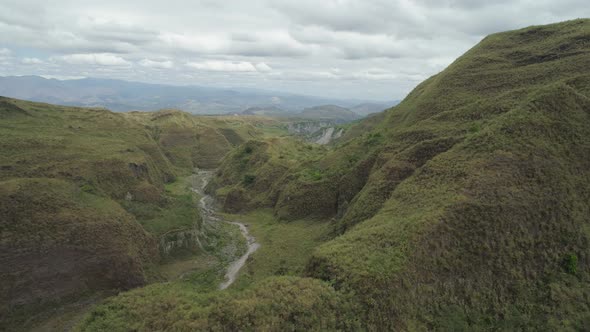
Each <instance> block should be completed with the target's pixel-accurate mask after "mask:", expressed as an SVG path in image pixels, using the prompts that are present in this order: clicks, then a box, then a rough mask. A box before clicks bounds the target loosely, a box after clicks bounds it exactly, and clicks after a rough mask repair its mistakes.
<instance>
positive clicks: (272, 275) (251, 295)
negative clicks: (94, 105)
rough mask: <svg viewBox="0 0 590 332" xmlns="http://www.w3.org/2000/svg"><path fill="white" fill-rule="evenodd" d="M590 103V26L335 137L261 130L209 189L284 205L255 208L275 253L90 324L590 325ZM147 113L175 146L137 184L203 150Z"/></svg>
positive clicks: (477, 70)
mask: <svg viewBox="0 0 590 332" xmlns="http://www.w3.org/2000/svg"><path fill="white" fill-rule="evenodd" d="M9 104H11V103H9ZM5 109H6V110H7V111H6V112H4V114H7V115H6V118H23V117H26V116H27V115H26V114H27V113H28V110H27V109H22V108H21V107H18V105H16V104H14V105H13V106H10V105H8V106H5ZM589 110H590V20H575V21H569V22H564V23H559V24H553V25H547V26H539V27H530V28H526V29H522V30H516V31H510V32H505V33H500V34H494V35H491V36H488V37H487V38H485V39H484V40H483V41H482V42H481V43H479V44H478V45H477V46H475V47H474V48H473V49H471V50H470V51H468V52H467V53H466V54H465V55H463V56H462V57H460V58H459V59H457V60H456V61H455V62H454V63H453V64H451V65H450V66H449V67H448V68H447V69H446V70H444V71H443V72H441V73H439V74H438V75H435V76H433V77H431V78H430V79H428V80H426V81H425V82H423V83H422V84H420V85H419V86H417V87H416V88H415V89H414V91H412V93H410V94H409V95H408V96H407V98H406V99H405V100H404V101H403V102H402V103H401V104H399V105H398V106H396V107H394V108H391V109H389V110H388V111H387V112H386V113H384V114H383V115H380V117H379V118H372V119H368V120H366V121H367V122H364V123H361V124H357V125H355V126H354V128H356V129H353V130H354V131H353V132H351V134H350V137H348V138H347V139H346V140H344V141H343V142H342V143H341V144H339V145H337V146H336V147H335V148H333V149H330V150H328V149H326V148H323V147H317V146H313V145H309V144H306V143H303V142H299V141H294V140H289V139H286V138H274V139H269V138H268V137H267V138H265V139H262V137H258V138H257V139H255V140H250V141H248V142H246V143H245V144H243V145H241V146H240V147H238V148H237V149H235V150H232V151H231V152H229V154H228V155H227V157H225V158H224V159H223V161H222V162H221V166H220V167H219V170H218V173H217V176H216V179H215V181H214V182H213V183H212V185H211V187H210V190H212V191H215V193H216V194H217V195H218V196H219V197H220V200H221V202H222V203H223V204H224V208H225V209H226V210H227V211H231V212H235V211H242V210H253V209H259V208H260V207H269V208H272V210H264V211H262V212H261V211H254V212H251V213H249V214H247V215H246V216H245V217H244V218H245V220H246V221H248V222H249V223H250V224H251V226H250V227H251V230H252V232H253V233H255V235H256V236H258V237H259V238H260V241H261V243H262V245H263V246H266V249H263V248H261V249H260V252H257V253H255V254H254V255H253V256H252V260H250V262H249V263H248V266H246V268H245V271H244V272H243V273H242V275H241V276H240V277H239V279H238V284H237V285H236V287H235V288H233V289H231V288H230V289H229V290H228V291H226V292H211V288H212V287H211V285H215V282H216V280H215V275H211V274H208V273H205V274H197V275H195V276H193V277H192V279H191V278H188V279H187V280H181V281H177V282H171V283H169V284H158V285H151V286H148V287H145V288H143V289H138V290H134V291H131V292H127V293H122V294H120V295H119V296H117V297H114V298H111V299H109V300H107V301H106V302H105V303H104V304H102V305H100V306H98V307H97V308H96V309H95V310H93V311H92V312H91V313H89V314H88V315H87V316H86V317H85V319H84V321H83V322H82V324H81V325H80V326H79V329H80V330H83V331H103V330H115V331H119V330H121V331H123V330H186V331H188V330H207V329H209V330H296V329H301V330H359V329H366V330H377V331H380V330H412V331H426V330H444V331H474V330H475V331H477V330H584V329H586V328H587V326H588V325H589V324H590V315H589V314H588V312H590V308H589V302H588V297H589V296H590V265H589V264H590V256H589V255H588V252H589V249H590V248H589V245H590V228H589V226H588V223H589V217H588V216H589V215H590V205H589V203H588V202H590V190H589V189H588V188H590V172H589V171H588V169H590V168H589V167H590V159H589V158H588V156H590V111H589ZM161 114H168V113H166V112H163V113H161ZM155 116H156V117H158V115H155ZM133 117H135V118H137V119H135V120H133V123H136V124H137V123H140V124H141V125H142V126H143V127H142V128H144V130H147V131H148V132H149V133H151V134H149V135H148V137H150V138H151V139H152V140H154V141H155V142H158V143H156V144H155V145H156V146H157V147H159V148H160V149H161V150H162V151H164V152H163V154H164V156H165V157H166V158H162V159H158V158H156V157H155V155H154V156H152V155H151V154H150V155H149V156H150V158H152V159H153V160H154V164H157V165H159V166H158V172H160V173H157V172H154V173H152V174H151V175H149V176H145V178H144V177H139V178H138V179H137V181H140V182H143V183H144V185H145V183H147V184H149V185H151V186H153V187H154V188H156V189H157V188H159V187H158V182H157V181H158V179H160V180H159V181H160V183H164V182H166V181H167V177H166V176H164V174H167V173H166V172H167V171H166V170H170V172H171V173H170V174H172V175H174V174H175V173H174V171H175V170H176V168H179V167H182V166H180V165H183V164H189V161H192V162H195V163H196V162H199V160H198V159H197V160H195V159H191V158H192V157H191V156H192V152H190V151H192V150H191V146H193V144H194V142H195V140H194V137H193V136H191V133H193V131H192V129H191V128H192V127H191V126H192V125H188V127H189V129H182V130H180V129H179V130H178V131H179V132H180V133H182V134H178V135H176V134H175V135H172V136H171V137H174V139H172V140H171V142H176V143H175V144H174V145H173V146H176V147H178V150H174V149H172V148H171V147H168V148H166V149H163V148H162V146H164V145H165V144H164V143H163V142H162V137H165V136H162V135H161V133H163V132H164V131H162V132H160V129H157V128H161V129H162V130H163V129H164V128H167V121H168V120H167V119H175V117H176V115H175V114H172V115H165V116H163V117H161V119H160V121H161V122H160V123H159V124H158V125H157V126H154V125H149V124H148V123H151V121H152V119H153V117H152V116H151V115H150V116H147V115H141V114H130V115H126V116H125V120H131V119H132V118H133ZM148 121H150V122H148ZM154 121H157V119H156V120H154ZM184 123H185V121H182V125H184ZM146 126H147V127H146ZM211 126H212V125H211ZM254 127H255V126H254ZM174 128H176V127H174ZM363 129H366V130H367V131H366V132H364V130H363ZM273 130H274V129H273ZM234 132H236V133H238V135H239V131H234ZM131 133H132V131H128V132H127V133H126V134H127V135H129V134H131ZM158 133H160V134H158ZM12 135H16V133H15V134H12ZM154 135H156V137H157V138H154ZM222 136H224V137H227V135H223V134H222ZM230 136H231V135H230ZM187 137H189V138H190V137H193V138H190V139H188V138H187ZM241 137H242V138H243V139H244V141H245V140H247V138H245V137H243V135H242V136H241ZM47 139H48V140H50V139H51V137H48V138H47ZM185 139H186V141H185ZM226 139H227V138H226ZM17 141H18V142H21V140H17ZM164 141H165V140H164ZM1 142H4V140H2V141H1ZM24 142H26V140H24ZM49 142H51V141H49ZM180 142H186V144H185V143H182V144H181V143H180ZM212 146H216V145H212ZM219 146H222V145H219ZM56 151H57V150H56ZM166 151H167V152H166ZM15 155H16V156H18V153H15ZM170 156H176V157H170ZM139 157H141V155H140V156H139ZM139 157H138V158H139ZM13 158H15V159H14V160H18V158H17V157H13ZM143 158H147V155H146V156H143ZM213 159H214V158H211V160H213ZM146 160H147V159H146ZM156 160H157V161H156ZM160 160H162V162H161V163H160ZM201 162H202V161H201ZM138 163H139V164H138ZM135 164H136V165H141V164H142V163H141V160H138V161H136V162H135ZM2 165H8V166H9V165H12V162H11V163H8V162H6V163H5V162H3V164H2ZM148 167H151V166H149V165H148V163H147V161H146V168H148ZM2 169H3V170H4V169H5V167H4V166H3V168H2ZM148 169H149V168H148ZM6 170H7V171H12V170H11V169H10V168H7V169H6ZM134 170H135V171H134ZM131 171H133V172H138V173H139V174H143V173H142V172H141V167H135V166H134V167H131ZM156 174H162V177H158V176H156ZM150 177H153V179H151V178H150ZM12 180H13V179H12V178H11V179H6V181H12ZM27 181H31V180H27ZM68 181H69V180H68ZM97 183H98V184H99V185H94V187H96V188H97V190H99V191H100V192H101V193H102V192H105V193H107V192H111V191H112V192H113V193H115V194H116V193H118V192H121V193H124V192H125V190H127V188H126V187H122V186H123V185H122V184H119V182H117V183H116V184H117V185H115V184H111V183H112V182H108V181H106V182H104V183H106V184H107V185H100V184H101V183H103V182H97ZM138 183H139V182H138ZM131 185H136V183H135V182H131ZM120 186H121V188H120ZM11 187H14V188H17V186H15V185H11V186H7V188H11ZM18 188H20V187H18ZM73 189H75V187H73ZM173 189H174V188H169V190H170V192H173V191H174V190H173ZM15 191H17V189H12V191H11V190H8V191H7V193H6V194H4V196H5V197H13V196H15ZM29 191H30V190H27V192H29ZM40 192H43V191H40ZM56 197H61V196H56ZM81 198H82V199H83V198H84V197H81ZM91 201H92V202H94V203H92V204H91V205H90V207H88V208H92V207H93V206H97V204H98V202H100V201H96V200H91ZM74 202H76V201H74ZM76 204H81V203H76ZM99 206H100V204H99ZM272 215H274V217H273V216H272ZM109 216H110V215H109ZM275 218H278V219H282V220H287V221H290V223H279V221H277V220H274V219H275ZM4 238H5V237H4V236H3V239H4ZM115 242H116V241H115ZM133 252H135V253H138V254H137V255H139V253H141V252H142V251H141V250H135V251H133ZM273 254H275V255H276V257H274V256H273ZM271 257H273V258H271ZM277 258H278V261H277ZM281 260H283V261H284V262H285V263H282V261H281ZM286 264H288V265H289V266H287V267H284V266H283V265H286ZM250 269H251V270H250ZM281 274H287V275H288V276H281Z"/></svg>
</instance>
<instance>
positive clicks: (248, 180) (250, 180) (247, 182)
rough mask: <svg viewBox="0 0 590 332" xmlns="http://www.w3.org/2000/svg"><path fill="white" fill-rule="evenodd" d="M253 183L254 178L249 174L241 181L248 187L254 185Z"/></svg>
mask: <svg viewBox="0 0 590 332" xmlns="http://www.w3.org/2000/svg"><path fill="white" fill-rule="evenodd" d="M254 181H256V176H255V175H251V174H246V175H244V179H243V180H242V182H243V183H244V184H245V185H250V184H252V183H254Z"/></svg>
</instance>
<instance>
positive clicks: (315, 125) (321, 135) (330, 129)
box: [288, 121, 344, 145]
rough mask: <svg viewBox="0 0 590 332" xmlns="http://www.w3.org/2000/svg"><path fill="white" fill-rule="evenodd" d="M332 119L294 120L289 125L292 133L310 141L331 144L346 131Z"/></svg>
mask: <svg viewBox="0 0 590 332" xmlns="http://www.w3.org/2000/svg"><path fill="white" fill-rule="evenodd" d="M336 125H337V124H336V123H335V122H332V121H302V122H293V123H290V124H289V126H288V131H289V133H290V134H293V135H298V136H303V137H304V138H305V140H307V141H308V142H313V143H316V144H321V145H325V144H329V143H330V142H332V141H333V140H335V139H338V138H340V137H341V136H342V134H343V133H344V129H342V128H337V127H336Z"/></svg>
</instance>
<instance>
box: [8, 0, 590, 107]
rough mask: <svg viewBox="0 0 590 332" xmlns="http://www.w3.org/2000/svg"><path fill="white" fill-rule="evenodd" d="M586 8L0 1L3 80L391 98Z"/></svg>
mask: <svg viewBox="0 0 590 332" xmlns="http://www.w3.org/2000/svg"><path fill="white" fill-rule="evenodd" d="M587 1H588V0H561V1H554V0H510V1H509V0H497V1H477V0H415V1H411V0H356V1H355V0H322V1H318V0H284V1H280V0H276V1H271V0H248V1H244V0H240V1H237V0H236V1H230V0H201V1H198V0H192V1H191V0H167V1H154V0H142V1H135V0H126V1H121V0H116V1H115V0H100V1H96V0H94V1H85V0H51V1H29V0H2V3H1V4H0V76H6V75H30V74H33V75H43V76H46V77H57V78H67V77H102V78H118V79H126V80H133V81H141V82H157V83H167V84H178V85H187V84H191V85H209V86H218V87H256V88H262V89H272V90H281V91H291V92H294V93H305V94H312V95H319V96H329V97H355V98H362V99H379V100H391V99H398V98H401V97H403V96H404V95H405V94H406V93H408V92H409V90H411V89H412V88H413V87H414V86H415V85H416V84H417V83H419V82H420V81H422V80H424V79H425V78H427V77H428V76H430V75H432V74H435V73H437V72H439V71H440V70H442V69H444V67H446V66H447V65H448V64H449V63H451V62H452V61H453V60H454V59H455V58H456V57H457V56H459V55H461V54H462V53H463V52H465V51H466V50H468V49H469V48H470V47H472V46H473V45H474V44H476V43H477V42H478V41H479V40H481V38H483V37H484V36H485V35H487V34H489V33H493V32H498V31H503V30H509V29H515V28H520V27H524V26H528V25H534V24H545V23H551V22H557V21H563V20H568V19H573V18H579V17H590V6H588V2H587Z"/></svg>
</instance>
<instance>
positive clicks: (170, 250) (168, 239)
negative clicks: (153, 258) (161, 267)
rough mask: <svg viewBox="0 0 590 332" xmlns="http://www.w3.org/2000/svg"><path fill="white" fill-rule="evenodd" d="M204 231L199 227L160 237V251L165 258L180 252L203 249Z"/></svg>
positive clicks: (172, 232)
mask: <svg viewBox="0 0 590 332" xmlns="http://www.w3.org/2000/svg"><path fill="white" fill-rule="evenodd" d="M201 236H202V231H201V230H199V229H198V228H197V227H195V228H193V229H188V230H180V231H171V232H168V233H166V234H164V235H162V236H161V237H160V243H159V249H160V254H161V255H162V256H163V257H169V256H172V255H173V254H174V253H175V252H178V251H191V252H192V251H195V250H199V249H202V244H201V240H200V237H201Z"/></svg>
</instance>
